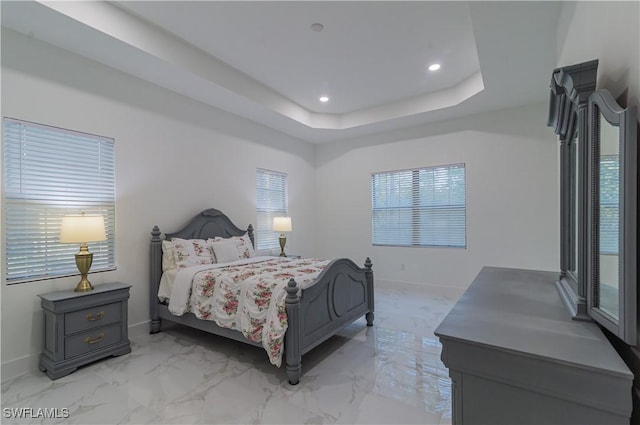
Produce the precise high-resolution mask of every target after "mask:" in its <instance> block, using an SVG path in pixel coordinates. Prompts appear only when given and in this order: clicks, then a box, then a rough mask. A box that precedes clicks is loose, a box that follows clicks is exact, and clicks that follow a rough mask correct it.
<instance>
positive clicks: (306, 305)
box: [285, 258, 374, 384]
mask: <svg viewBox="0 0 640 425" xmlns="http://www.w3.org/2000/svg"><path fill="white" fill-rule="evenodd" d="M371 267H372V263H371V260H370V259H369V258H367V260H366V262H365V267H364V268H361V267H358V266H357V265H356V264H355V263H354V262H353V261H351V260H349V259H346V258H340V259H337V260H333V261H332V262H331V263H329V265H328V266H327V267H326V268H325V269H324V270H323V272H322V273H320V275H319V276H318V278H317V279H316V281H315V283H314V284H313V285H311V286H309V287H308V288H306V289H304V290H303V291H302V292H301V294H300V296H298V288H297V286H296V283H295V281H293V279H292V280H291V281H290V282H289V286H288V287H287V299H286V308H287V317H288V322H289V328H288V330H287V334H286V337H285V338H286V339H285V354H286V364H287V375H288V378H289V382H290V383H292V384H296V383H297V382H298V380H299V377H300V373H301V356H302V355H303V354H305V353H306V352H308V351H310V350H311V349H313V348H314V347H316V346H317V345H318V344H321V343H322V342H323V341H325V340H326V339H328V338H330V337H331V336H333V335H335V334H336V333H337V332H338V331H340V329H342V328H343V327H345V326H346V325H348V324H350V323H352V322H353V321H355V320H357V319H359V318H360V317H362V316H365V315H366V319H367V325H368V326H372V325H373V317H374V294H373V272H372V270H371Z"/></svg>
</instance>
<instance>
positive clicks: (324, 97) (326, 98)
mask: <svg viewBox="0 0 640 425" xmlns="http://www.w3.org/2000/svg"><path fill="white" fill-rule="evenodd" d="M328 101H329V98H328V97H327V96H320V102H323V103H324V102H328Z"/></svg>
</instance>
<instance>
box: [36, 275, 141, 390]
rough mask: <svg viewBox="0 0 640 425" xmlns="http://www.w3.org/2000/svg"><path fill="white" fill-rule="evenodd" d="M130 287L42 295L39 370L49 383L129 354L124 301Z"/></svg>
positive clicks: (106, 286)
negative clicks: (42, 342)
mask: <svg viewBox="0 0 640 425" xmlns="http://www.w3.org/2000/svg"><path fill="white" fill-rule="evenodd" d="M130 287H131V285H128V284H125V283H120V282H114V283H105V284H102V285H96V286H95V287H94V289H93V291H88V292H74V291H73V290H69V291H57V292H50V293H48V294H41V295H39V297H40V298H41V299H42V303H41V305H42V310H43V311H44V348H43V350H42V355H41V356H40V370H41V371H43V372H45V371H46V372H47V375H48V376H49V378H51V379H58V378H61V377H63V376H65V375H68V374H70V373H71V372H74V371H75V370H76V369H77V368H78V367H79V366H82V365H85V364H87V363H91V362H93V361H95V360H98V359H101V358H104V357H108V356H119V355H122V354H127V353H130V352H131V345H130V343H129V336H128V329H127V300H128V299H129V288H130Z"/></svg>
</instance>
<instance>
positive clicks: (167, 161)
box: [1, 29, 315, 379]
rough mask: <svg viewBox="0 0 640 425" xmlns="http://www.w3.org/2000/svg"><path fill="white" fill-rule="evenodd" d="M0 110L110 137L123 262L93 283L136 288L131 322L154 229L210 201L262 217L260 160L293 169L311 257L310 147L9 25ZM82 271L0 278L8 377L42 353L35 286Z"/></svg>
mask: <svg viewBox="0 0 640 425" xmlns="http://www.w3.org/2000/svg"><path fill="white" fill-rule="evenodd" d="M2 114H3V115H4V116H9V117H14V118H19V119H24V120H28V121H34V122H38V123H43V124H49V125H53V126H58V127H62V128H69V129H73V130H78V131H84V132H88V133H94V134H99V135H104V136H109V137H113V138H115V143H116V167H117V168H116V196H117V200H116V234H117V239H116V264H117V270H116V271H113V272H105V273H97V274H91V275H90V276H89V278H90V280H91V281H92V282H93V283H94V284H99V283H102V282H109V281H116V280H118V281H123V282H128V283H130V284H132V285H133V287H132V288H131V299H130V301H129V325H130V326H133V325H136V324H138V323H143V322H146V321H147V320H148V316H149V314H148V311H149V308H148V298H149V295H148V291H149V289H148V288H149V286H148V280H149V272H148V267H149V261H148V256H149V239H150V234H149V233H150V231H151V228H152V227H153V225H155V224H157V225H158V226H160V229H161V230H166V231H176V230H179V229H180V228H181V226H183V225H184V224H186V221H187V220H188V218H190V217H191V216H192V215H195V214H197V213H198V212H200V211H201V210H203V209H205V208H209V207H215V208H219V209H221V210H222V211H223V212H225V213H227V214H228V215H229V217H230V218H231V219H232V220H234V221H235V223H236V224H237V225H238V226H240V227H245V226H247V225H248V224H249V223H254V225H255V172H256V171H255V170H256V167H262V168H267V169H273V170H277V171H282V172H286V173H288V175H289V180H288V181H289V207H290V213H291V216H292V217H293V220H294V225H295V229H296V231H295V232H292V233H291V234H290V237H289V239H288V249H289V250H290V251H291V252H296V253H298V252H299V253H301V254H305V255H312V254H313V251H312V250H313V248H314V247H313V240H314V238H315V221H314V219H315V213H314V206H315V196H314V194H313V191H310V190H309V187H313V186H314V184H315V183H314V181H315V171H314V151H313V147H312V146H310V145H308V144H307V143H303V142H300V141H296V140H293V139H291V138H290V137H288V136H286V135H283V134H280V133H277V132H274V131H272V130H270V129H267V128H266V127H262V126H259V125H256V124H252V123H250V122H248V121H246V120H243V119H240V118H238V117H235V116H233V115H230V114H227V113H224V112H222V111H219V110H216V109H213V108H210V107H207V106H205V105H203V104H200V103H197V102H194V101H191V100H188V99H186V98H184V97H181V96H178V95H176V94H173V93H171V92H169V91H166V90H163V89H159V88H157V87H155V86H152V85H150V84H148V83H145V82H143V81H141V80H138V79H135V78H132V77H129V76H127V75H125V74H123V73H120V72H118V71H115V70H113V69H110V68H107V67H104V66H102V65H99V64H97V63H94V62H91V61H88V60H85V59H82V58H80V57H78V56H75V55H73V54H70V53H68V52H66V51H63V50H60V49H57V48H54V47H51V46H49V45H46V44H43V43H40V42H37V41H34V40H32V39H29V38H27V37H24V36H21V35H18V34H17V33H13V32H11V31H5V30H4V29H3V33H2ZM77 280H78V278H77V277H76V278H67V279H54V280H46V281H39V282H32V283H24V284H18V285H6V283H5V282H3V283H2V287H1V291H2V293H1V297H2V354H1V355H2V372H3V373H2V375H3V376H2V377H3V379H5V378H7V377H10V376H11V375H12V373H14V372H16V371H22V370H24V369H25V368H27V367H30V368H32V369H33V367H34V365H35V361H37V356H38V354H39V353H40V352H41V350H42V311H41V309H40V304H39V298H38V297H37V294H41V293H45V292H49V291H52V290H59V289H71V288H73V287H74V286H75V284H76V283H77Z"/></svg>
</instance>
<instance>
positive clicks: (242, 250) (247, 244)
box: [210, 233, 256, 258]
mask: <svg viewBox="0 0 640 425" xmlns="http://www.w3.org/2000/svg"><path fill="white" fill-rule="evenodd" d="M210 240H211V239H210ZM213 240H214V241H233V242H234V243H235V244H236V246H237V248H238V255H239V256H240V258H252V257H255V256H256V252H255V250H254V249H253V244H252V243H251V239H250V238H249V235H247V234H246V233H245V234H244V235H242V236H231V237H230V238H221V237H220V236H216V237H215V239H213Z"/></svg>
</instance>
